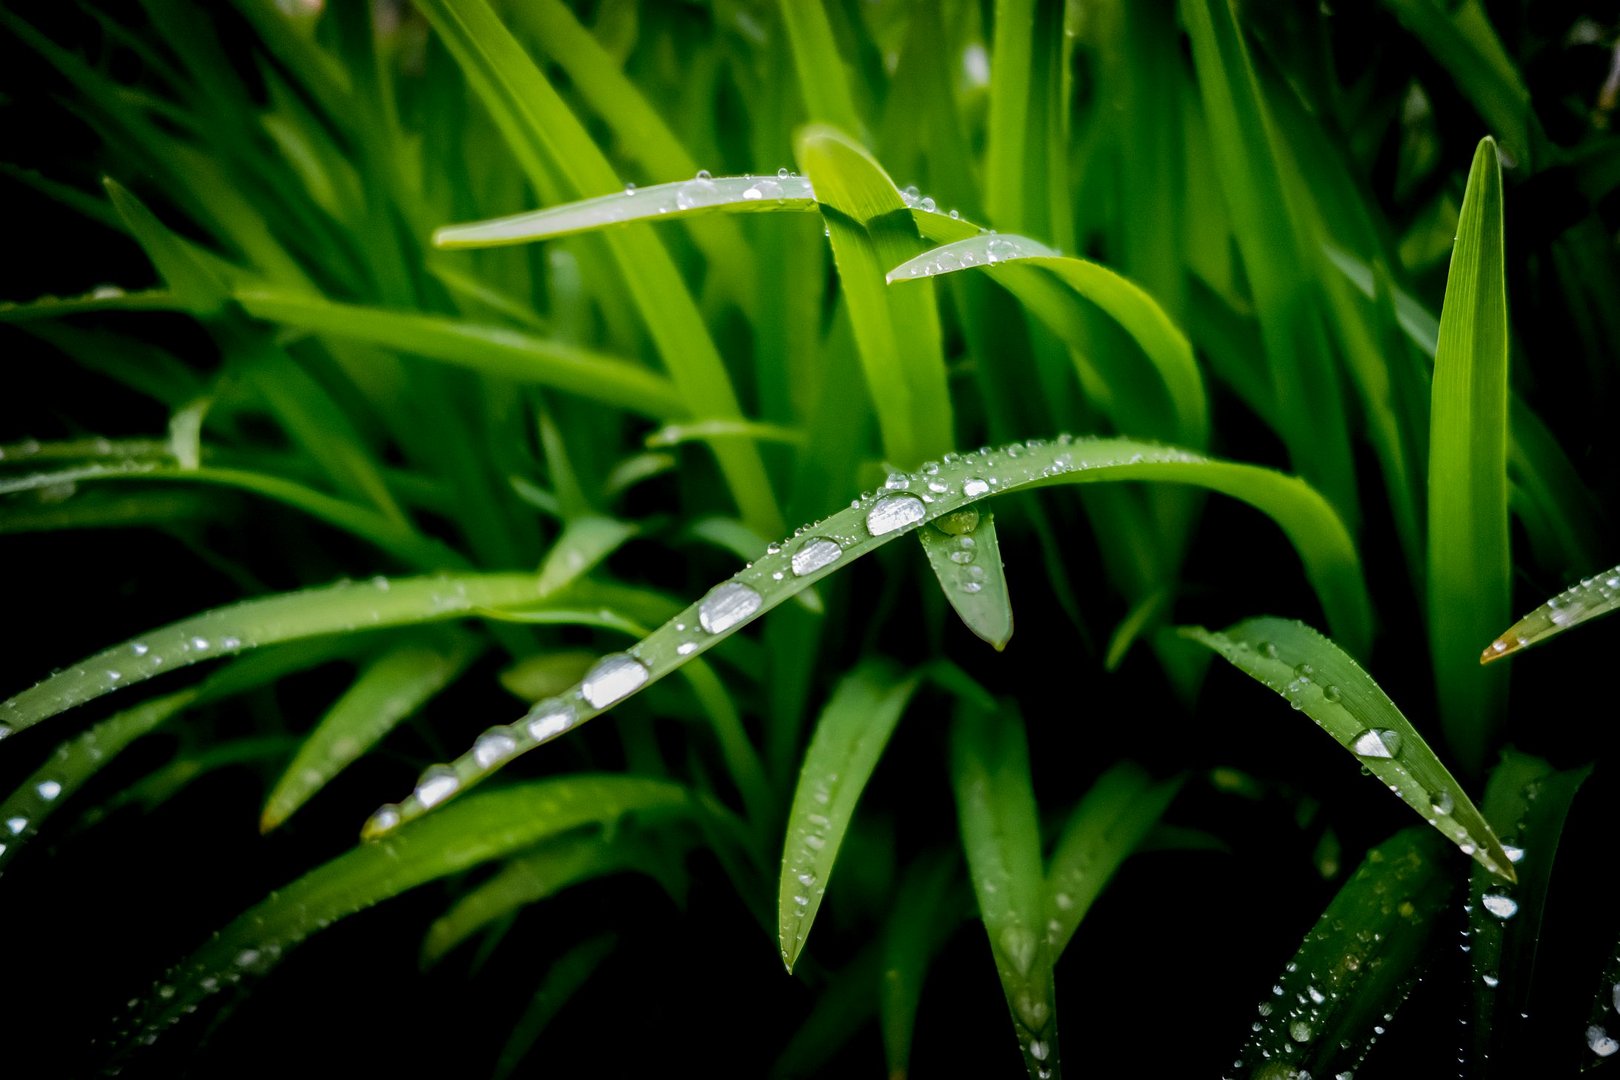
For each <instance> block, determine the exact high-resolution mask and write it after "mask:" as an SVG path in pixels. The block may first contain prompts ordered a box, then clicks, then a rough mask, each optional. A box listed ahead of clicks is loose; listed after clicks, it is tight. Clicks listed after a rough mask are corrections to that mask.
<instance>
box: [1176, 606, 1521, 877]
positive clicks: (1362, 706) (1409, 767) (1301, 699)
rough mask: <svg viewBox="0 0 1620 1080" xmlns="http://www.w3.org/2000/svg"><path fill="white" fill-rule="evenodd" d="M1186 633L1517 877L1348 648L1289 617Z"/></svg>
mask: <svg viewBox="0 0 1620 1080" xmlns="http://www.w3.org/2000/svg"><path fill="white" fill-rule="evenodd" d="M1183 633H1185V634H1186V635H1187V636H1188V637H1190V638H1192V639H1193V640H1195V641H1198V642H1201V643H1202V644H1204V645H1207V646H1209V647H1210V648H1211V649H1214V650H1215V651H1216V652H1218V653H1220V654H1221V656H1222V657H1224V658H1225V659H1226V660H1227V661H1229V662H1230V663H1231V664H1232V665H1233V666H1234V667H1236V668H1238V669H1240V670H1241V671H1243V672H1245V673H1246V674H1248V675H1250V676H1252V677H1253V678H1254V679H1256V680H1258V681H1259V682H1262V683H1264V684H1265V685H1266V686H1268V687H1270V688H1271V689H1273V690H1275V691H1276V692H1277V693H1279V694H1281V695H1282V696H1283V697H1284V698H1285V699H1287V701H1288V703H1289V704H1290V705H1292V706H1293V707H1294V708H1296V709H1300V710H1303V711H1304V713H1305V715H1306V716H1309V717H1310V718H1311V719H1312V720H1314V721H1315V722H1316V724H1317V726H1318V727H1320V728H1321V729H1322V730H1323V731H1325V732H1327V733H1328V734H1329V735H1331V736H1333V739H1334V741H1335V742H1337V743H1338V744H1339V745H1340V746H1342V747H1344V748H1345V749H1346V750H1348V751H1349V752H1350V753H1351V754H1353V755H1354V756H1355V758H1356V760H1358V761H1359V762H1360V763H1361V765H1362V767H1363V768H1364V769H1365V770H1366V771H1367V772H1368V773H1370V774H1371V775H1372V776H1374V777H1376V778H1377V779H1378V780H1379V781H1381V782H1382V783H1383V784H1386V785H1388V787H1389V789H1390V790H1391V791H1392V792H1393V793H1394V794H1395V796H1396V797H1397V798H1399V799H1400V800H1401V801H1402V802H1404V803H1406V805H1408V806H1410V807H1411V808H1412V810H1413V811H1414V812H1415V813H1416V814H1417V815H1418V816H1419V817H1421V818H1423V819H1424V820H1425V821H1427V822H1428V823H1429V824H1430V825H1432V826H1434V828H1435V829H1437V830H1438V831H1439V832H1440V833H1441V835H1443V836H1445V837H1446V839H1448V840H1450V841H1451V842H1452V843H1454V844H1456V845H1457V846H1458V847H1459V848H1460V849H1461V850H1462V852H1463V854H1465V855H1471V856H1472V857H1473V858H1474V860H1475V861H1476V862H1478V863H1479V864H1480V865H1481V866H1483V867H1484V868H1485V869H1486V870H1489V871H1490V872H1491V873H1493V874H1495V875H1497V876H1498V877H1500V878H1503V879H1505V880H1507V881H1512V880H1513V879H1514V873H1513V863H1512V861H1511V860H1509V859H1508V857H1507V855H1506V854H1504V853H1503V851H1502V843H1501V841H1500V840H1498V839H1497V838H1496V834H1495V833H1494V832H1492V831H1491V827H1490V826H1489V825H1487V824H1486V823H1485V819H1484V818H1483V817H1482V816H1481V815H1480V812H1479V810H1478V809H1477V808H1476V807H1475V806H1474V804H1473V802H1472V801H1471V800H1470V799H1469V798H1468V793H1467V792H1466V791H1464V790H1463V787H1462V785H1461V784H1459V783H1457V781H1456V779H1455V778H1454V777H1453V776H1452V775H1451V773H1450V772H1448V771H1447V769H1446V767H1445V766H1444V765H1443V764H1441V762H1440V759H1439V758H1438V757H1436V756H1435V753H1434V751H1433V750H1431V749H1429V744H1428V743H1426V742H1424V741H1423V736H1421V735H1419V734H1418V733H1417V729H1416V728H1414V727H1412V724H1411V722H1410V721H1408V720H1407V719H1406V717H1405V716H1403V715H1402V714H1401V711H1400V710H1399V709H1398V708H1396V707H1395V703H1394V702H1393V701H1391V700H1390V699H1389V695H1387V694H1385V693H1384V692H1383V690H1381V689H1379V687H1378V684H1377V683H1375V682H1373V680H1372V677H1371V676H1369V675H1368V674H1367V673H1366V672H1365V671H1363V670H1362V669H1361V665H1359V664H1357V663H1356V662H1355V661H1354V660H1353V659H1351V657H1350V654H1349V653H1347V652H1345V651H1344V650H1343V649H1340V648H1339V647H1338V646H1337V645H1335V644H1334V643H1333V642H1331V641H1329V640H1328V639H1327V638H1325V637H1323V636H1322V635H1321V634H1319V633H1317V632H1316V631H1315V630H1312V629H1311V628H1310V627H1308V626H1306V625H1305V624H1304V623H1299V622H1293V621H1290V620H1288V619H1273V618H1258V619H1247V620H1245V621H1243V622H1241V623H1238V624H1237V625H1235V626H1232V627H1229V628H1227V629H1226V630H1225V631H1223V632H1220V633H1211V632H1210V631H1208V630H1205V629H1203V628H1201V627H1196V628H1189V629H1187V630H1184V631H1183Z"/></svg>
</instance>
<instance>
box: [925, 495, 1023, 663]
mask: <svg viewBox="0 0 1620 1080" xmlns="http://www.w3.org/2000/svg"><path fill="white" fill-rule="evenodd" d="M917 539H918V540H921V541H922V548H923V551H924V552H926V553H927V555H928V565H929V566H931V567H932V568H933V570H934V577H935V578H937V579H938V580H939V587H940V588H941V589H942V590H943V591H944V593H945V599H947V600H949V601H950V602H951V607H952V608H954V609H955V611H956V613H957V614H958V615H959V616H961V618H962V622H963V623H964V624H966V625H967V628H968V629H969V630H971V631H973V632H974V633H975V634H977V635H978V636H979V637H981V638H983V639H984V640H985V641H988V642H989V643H990V644H991V646H992V647H994V648H995V650H996V651H997V652H1000V651H1001V650H1002V649H1005V648H1006V647H1007V642H1008V640H1010V639H1011V638H1012V632H1013V613H1012V600H1011V598H1010V597H1009V596H1008V595H1007V576H1006V574H1005V573H1004V572H1003V570H1002V566H1001V543H1000V541H998V540H997V539H996V518H995V515H994V514H991V513H989V512H988V511H987V512H985V513H984V514H983V515H982V516H981V515H980V513H979V511H978V510H976V509H973V508H972V507H969V508H968V509H966V510H958V511H957V512H956V513H954V514H951V515H949V516H947V517H943V518H940V519H939V520H938V521H936V522H934V523H933V524H931V525H929V526H928V527H927V528H924V529H918V530H917Z"/></svg>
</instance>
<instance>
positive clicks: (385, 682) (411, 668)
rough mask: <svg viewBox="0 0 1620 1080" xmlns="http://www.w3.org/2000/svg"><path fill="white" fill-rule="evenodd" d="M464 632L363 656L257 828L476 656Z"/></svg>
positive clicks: (271, 824) (293, 807)
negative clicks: (363, 662)
mask: <svg viewBox="0 0 1620 1080" xmlns="http://www.w3.org/2000/svg"><path fill="white" fill-rule="evenodd" d="M482 645H483V643H482V642H480V641H478V639H476V638H475V637H473V636H472V635H470V634H465V633H450V634H444V635H440V636H439V637H438V638H437V639H436V640H435V639H426V640H423V639H414V640H407V641H402V642H400V643H399V644H398V645H395V646H393V647H392V648H390V649H389V650H388V651H386V652H384V653H382V654H380V655H379V656H377V657H376V658H375V659H373V660H371V661H370V662H368V663H367V664H366V665H365V667H363V668H362V669H361V670H360V674H359V675H358V676H357V677H356V678H355V680H354V682H353V683H351V684H350V685H349V688H348V689H347V690H345V691H344V692H343V696H342V697H340V698H338V700H337V701H336V702H335V703H334V704H333V705H332V707H331V708H330V709H328V710H327V712H326V715H325V716H323V717H322V718H321V721H320V723H318V724H316V725H315V728H314V730H313V731H311V732H310V733H309V736H308V738H306V739H305V740H304V742H303V745H301V746H300V747H299V748H298V754H297V756H296V757H294V758H293V759H292V761H291V762H290V763H289V764H288V765H287V769H286V771H285V772H283V773H282V774H281V779H280V780H278V781H276V784H275V787H273V788H272V789H271V791H270V795H269V797H268V798H267V799H266V800H265V804H264V813H263V815H262V816H261V817H260V819H259V831H260V832H269V831H270V830H271V829H274V828H276V827H277V826H279V825H280V824H281V823H282V822H284V821H286V820H287V819H288V818H289V817H292V815H293V814H294V813H296V812H297V810H298V808H299V807H301V806H303V805H304V803H306V802H308V801H309V799H310V797H311V796H313V795H314V794H315V793H316V792H317V791H319V790H320V789H321V788H323V787H325V786H326V785H327V783H328V782H329V781H330V780H331V779H332V778H333V777H334V776H336V775H337V774H338V773H340V772H342V771H343V770H344V769H346V768H348V767H349V765H351V764H352V763H353V762H355V761H356V760H358V759H359V758H360V757H362V756H364V755H365V754H366V752H367V751H369V750H370V749H371V748H372V747H374V746H376V745H377V744H378V743H379V742H381V741H382V739H383V737H384V736H385V735H387V734H388V733H389V732H390V731H392V730H393V729H394V728H395V727H396V726H397V725H398V724H399V723H400V721H402V720H404V719H406V718H407V717H409V716H411V715H412V714H414V713H415V712H416V711H417V710H418V709H420V708H421V707H422V706H423V705H424V704H426V703H427V701H428V700H429V699H430V698H432V697H433V696H434V695H435V694H437V693H438V692H439V691H440V690H443V689H444V688H445V687H446V686H448V685H450V683H452V682H454V681H455V679H456V677H457V676H458V675H460V674H461V672H462V671H464V670H466V667H467V665H468V664H470V663H472V661H473V660H474V659H476V658H477V656H478V653H479V651H480V649H481V647H482Z"/></svg>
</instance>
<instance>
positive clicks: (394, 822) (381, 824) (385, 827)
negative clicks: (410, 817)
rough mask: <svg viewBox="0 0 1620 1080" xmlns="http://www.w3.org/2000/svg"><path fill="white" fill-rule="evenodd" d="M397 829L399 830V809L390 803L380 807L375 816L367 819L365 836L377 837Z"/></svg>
mask: <svg viewBox="0 0 1620 1080" xmlns="http://www.w3.org/2000/svg"><path fill="white" fill-rule="evenodd" d="M397 828H399V807H397V806H395V805H394V804H393V803H389V804H388V805H386V806H383V807H379V808H378V810H377V812H376V813H375V814H372V815H371V817H369V818H367V819H366V828H365V834H366V835H367V836H376V835H378V834H379V833H385V832H389V831H390V830H392V829H397Z"/></svg>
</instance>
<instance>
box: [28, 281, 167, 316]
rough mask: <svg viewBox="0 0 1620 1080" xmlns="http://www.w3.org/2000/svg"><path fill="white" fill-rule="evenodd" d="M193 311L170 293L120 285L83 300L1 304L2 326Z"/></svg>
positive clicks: (89, 294)
mask: <svg viewBox="0 0 1620 1080" xmlns="http://www.w3.org/2000/svg"><path fill="white" fill-rule="evenodd" d="M190 310H191V308H190V305H189V304H187V302H186V301H185V300H184V299H182V298H181V297H180V296H178V295H176V294H175V293H173V292H171V291H169V290H168V289H140V290H134V291H129V290H125V289H122V288H120V287H119V286H117V285H97V286H96V287H95V288H94V289H91V290H90V291H89V292H87V293H84V294H83V295H80V296H41V297H39V298H38V299H35V300H22V301H6V302H0V323H26V322H32V321H36V320H44V319H58V318H61V317H62V316H64V315H85V314H90V313H92V312H98V311H190Z"/></svg>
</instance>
